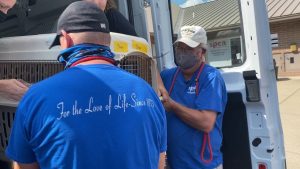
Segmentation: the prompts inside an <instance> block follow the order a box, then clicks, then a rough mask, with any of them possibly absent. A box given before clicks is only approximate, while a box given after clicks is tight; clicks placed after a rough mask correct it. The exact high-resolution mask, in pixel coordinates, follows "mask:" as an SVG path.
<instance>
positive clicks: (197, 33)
mask: <svg viewBox="0 0 300 169" xmlns="http://www.w3.org/2000/svg"><path fill="white" fill-rule="evenodd" d="M177 42H182V43H185V44H186V45H188V46H189V47H192V48H195V47H197V46H198V45H200V44H202V47H203V48H205V49H206V48H207V46H206V44H207V36H206V31H205V30H204V29H203V28H202V27H201V26H194V25H193V26H183V27H181V29H180V33H179V34H178V39H177V40H176V41H175V43H174V44H176V43H177Z"/></svg>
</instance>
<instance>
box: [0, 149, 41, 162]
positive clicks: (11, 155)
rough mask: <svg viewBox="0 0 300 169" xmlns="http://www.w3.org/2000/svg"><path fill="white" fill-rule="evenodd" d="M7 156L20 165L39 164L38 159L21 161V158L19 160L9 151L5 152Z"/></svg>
mask: <svg viewBox="0 0 300 169" xmlns="http://www.w3.org/2000/svg"><path fill="white" fill-rule="evenodd" d="M5 154H6V156H7V157H8V158H9V159H11V160H13V161H16V162H18V163H23V164H31V163H35V162H37V161H36V159H29V158H27V159H25V158H23V159H20V158H17V156H16V155H14V154H12V153H10V152H9V151H8V150H6V151H5Z"/></svg>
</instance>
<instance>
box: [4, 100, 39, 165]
mask: <svg viewBox="0 0 300 169" xmlns="http://www.w3.org/2000/svg"><path fill="white" fill-rule="evenodd" d="M27 113H28V112H27V109H26V97H25V98H24V99H23V100H22V101H21V102H20V104H19V106H18V109H17V112H16V115H15V119H14V123H13V127H12V131H11V135H10V139H9V143H8V147H7V149H6V155H7V157H8V158H10V159H11V160H14V161H16V162H19V163H25V164H26V163H33V162H36V158H35V154H34V152H33V150H32V147H31V146H30V144H29V138H28V134H27V133H26V127H25V121H26V119H25V115H26V114H27Z"/></svg>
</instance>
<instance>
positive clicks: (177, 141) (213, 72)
mask: <svg viewBox="0 0 300 169" xmlns="http://www.w3.org/2000/svg"><path fill="white" fill-rule="evenodd" d="M206 43H207V36H206V32H205V30H204V29H203V28H202V27H200V26H184V27H182V28H181V31H180V34H179V38H178V40H177V41H176V42H175V44H174V45H175V61H176V64H177V65H178V67H176V68H172V69H168V70H165V71H163V72H162V73H161V76H162V80H163V82H164V85H165V87H166V89H167V90H169V96H170V97H168V95H165V94H163V103H164V107H165V109H166V111H167V124H168V127H167V128H168V151H167V156H168V164H169V166H170V168H171V169H215V168H217V169H221V168H222V163H223V160H222V153H221V152H220V147H221V143H222V119H223V114H224V110H225V106H226V102H227V93H226V88H225V83H224V80H223V79H222V76H221V74H220V72H219V71H218V70H217V69H215V68H213V67H211V66H209V65H206V64H205V63H204V54H205V52H206V49H207V48H206Z"/></svg>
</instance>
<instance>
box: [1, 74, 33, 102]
mask: <svg viewBox="0 0 300 169" xmlns="http://www.w3.org/2000/svg"><path fill="white" fill-rule="evenodd" d="M27 90H28V87H27V86H26V84H25V82H21V81H19V80H16V79H7V80H0V94H2V95H4V97H7V98H9V99H12V100H15V101H19V100H20V99H21V98H22V96H23V95H24V93H25V92H26V91H27Z"/></svg>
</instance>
